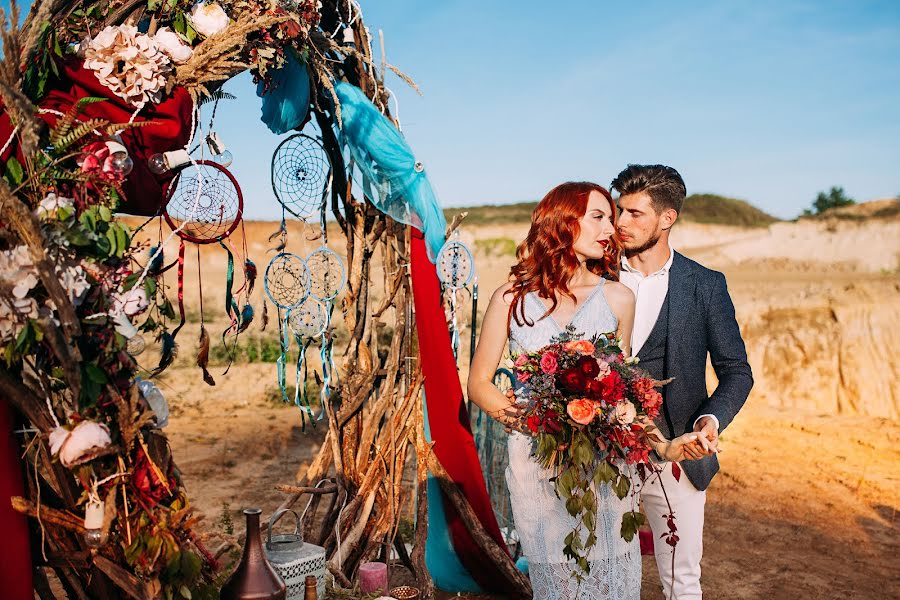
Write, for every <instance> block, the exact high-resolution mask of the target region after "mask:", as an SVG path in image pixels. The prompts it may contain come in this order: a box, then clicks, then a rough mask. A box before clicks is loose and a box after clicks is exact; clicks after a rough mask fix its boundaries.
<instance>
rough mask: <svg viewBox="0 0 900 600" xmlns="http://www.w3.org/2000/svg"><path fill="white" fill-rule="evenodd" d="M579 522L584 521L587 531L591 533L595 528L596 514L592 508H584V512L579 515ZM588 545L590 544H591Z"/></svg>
mask: <svg viewBox="0 0 900 600" xmlns="http://www.w3.org/2000/svg"><path fill="white" fill-rule="evenodd" d="M581 522H582V523H584V526H585V527H587V530H588V531H589V532H592V533H593V532H594V531H596V530H597V514H596V513H595V512H594V511H593V510H587V509H585V511H584V514H583V515H581ZM588 545H589V546H590V545H591V544H588Z"/></svg>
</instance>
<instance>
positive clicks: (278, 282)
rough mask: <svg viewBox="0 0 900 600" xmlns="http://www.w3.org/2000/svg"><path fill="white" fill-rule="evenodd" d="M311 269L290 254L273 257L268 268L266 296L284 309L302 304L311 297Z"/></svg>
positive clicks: (300, 259) (284, 253)
mask: <svg viewBox="0 0 900 600" xmlns="http://www.w3.org/2000/svg"><path fill="white" fill-rule="evenodd" d="M309 282H310V278H309V268H308V267H307V266H306V261H304V260H303V259H302V258H300V257H299V256H297V255H296V254H290V253H288V252H282V253H281V254H278V255H277V256H275V257H273V258H272V260H271V261H269V266H267V267H266V276H265V287H266V294H267V295H268V296H269V298H270V299H271V300H272V302H273V303H274V304H275V306H277V307H279V308H283V309H289V308H293V307H295V306H297V305H299V304H301V303H302V302H303V301H304V300H306V298H307V296H309Z"/></svg>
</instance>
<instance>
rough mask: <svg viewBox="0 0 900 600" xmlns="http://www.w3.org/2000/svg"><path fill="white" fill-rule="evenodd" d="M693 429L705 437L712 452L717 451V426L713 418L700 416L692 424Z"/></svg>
mask: <svg viewBox="0 0 900 600" xmlns="http://www.w3.org/2000/svg"><path fill="white" fill-rule="evenodd" d="M694 431H695V432H697V433H699V434H701V435H702V436H703V437H705V438H706V441H707V442H709V446H710V448H711V449H712V451H713V452H718V451H719V428H718V427H717V426H716V421H715V419H712V418H710V417H701V418H700V419H698V420H697V422H696V423H695V424H694Z"/></svg>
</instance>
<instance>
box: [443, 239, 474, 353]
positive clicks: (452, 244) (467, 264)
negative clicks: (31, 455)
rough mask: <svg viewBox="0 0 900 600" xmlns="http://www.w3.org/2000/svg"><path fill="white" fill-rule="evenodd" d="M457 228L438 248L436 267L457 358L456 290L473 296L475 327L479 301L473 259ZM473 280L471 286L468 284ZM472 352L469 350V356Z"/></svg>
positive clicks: (458, 339)
mask: <svg viewBox="0 0 900 600" xmlns="http://www.w3.org/2000/svg"><path fill="white" fill-rule="evenodd" d="M458 238H459V232H458V231H457V232H456V236H455V239H452V240H447V242H446V243H445V244H444V246H443V247H442V248H441V251H440V252H438V255H437V260H436V261H435V263H436V264H435V267H436V268H437V274H438V279H440V281H441V284H442V287H443V288H444V291H445V292H446V293H447V297H448V307H449V314H448V315H447V321H448V322H449V324H450V340H451V343H452V345H453V356H454V358H457V359H458V358H459V345H460V332H459V323H458V313H459V291H460V290H463V289H464V290H466V291H467V292H469V293H470V294H471V296H472V323H470V325H471V329H472V331H474V330H475V323H474V319H475V314H476V310H477V302H478V280H477V278H476V277H475V260H474V259H473V258H472V252H471V251H470V250H469V248H468V247H467V246H466V245H465V244H463V243H462V242H461V241H459V239H458ZM470 283H472V284H473V286H472V290H471V291H470V290H469V284H470ZM472 354H473V353H470V357H471V355H472Z"/></svg>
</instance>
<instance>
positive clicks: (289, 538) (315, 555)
mask: <svg viewBox="0 0 900 600" xmlns="http://www.w3.org/2000/svg"><path fill="white" fill-rule="evenodd" d="M285 513H291V514H292V515H294V520H295V522H294V533H282V534H278V535H272V528H273V527H274V526H275V523H277V522H278V519H280V518H281V517H282V516H283V515H284V514H285ZM301 520H302V519H301V518H300V517H298V516H297V513H295V512H294V511H293V510H291V509H282V510H279V511H277V512H276V513H275V514H273V515H272V518H271V519H269V530H268V532H267V533H266V558H268V559H269V563H271V565H272V567H273V568H274V569H275V570H276V571H278V574H279V575H281V578H282V579H284V584H285V585H286V586H287V600H303V594H304V591H305V583H306V576H307V575H312V576H314V577H315V578H316V583H317V586H316V591H317V592H318V596H319V598H324V597H325V548H322V547H321V546H316V545H315V544H307V543H306V542H304V541H303V535H302V534H301V533H300V523H301Z"/></svg>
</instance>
